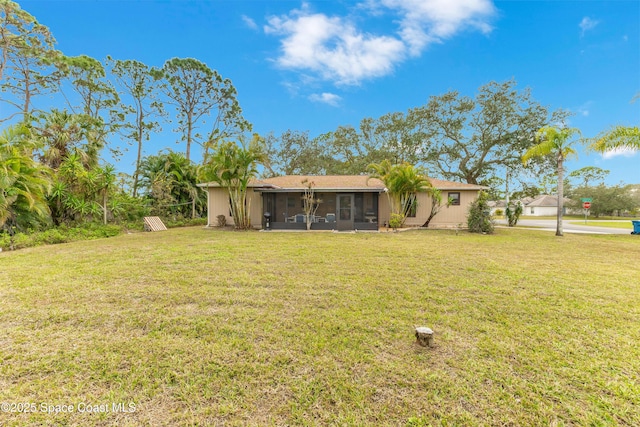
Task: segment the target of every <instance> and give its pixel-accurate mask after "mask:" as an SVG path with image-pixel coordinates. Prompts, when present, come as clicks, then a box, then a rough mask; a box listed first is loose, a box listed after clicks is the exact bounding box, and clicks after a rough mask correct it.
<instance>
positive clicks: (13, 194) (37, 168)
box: [0, 125, 50, 249]
mask: <svg viewBox="0 0 640 427" xmlns="http://www.w3.org/2000/svg"><path fill="white" fill-rule="evenodd" d="M37 148H38V144H37V141H36V140H35V139H33V138H32V136H31V133H30V132H29V130H28V129H27V128H26V127H25V126H24V125H20V126H14V127H11V128H9V129H7V130H5V131H4V132H3V133H2V135H0V228H1V229H4V230H7V231H8V232H9V235H10V236H11V239H12V241H11V249H13V235H14V233H15V229H16V228H21V227H27V226H31V225H34V224H37V223H38V222H40V221H42V220H44V219H47V218H48V217H49V207H48V205H47V201H46V195H47V192H48V191H49V186H50V180H49V176H48V170H47V169H46V168H45V167H43V166H42V165H40V164H39V163H38V162H36V161H35V160H33V158H32V153H33V151H34V150H36V149H37Z"/></svg>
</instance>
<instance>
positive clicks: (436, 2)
mask: <svg viewBox="0 0 640 427" xmlns="http://www.w3.org/2000/svg"><path fill="white" fill-rule="evenodd" d="M381 3H382V4H383V5H384V6H386V7H387V8H389V9H391V10H395V11H397V12H398V13H399V14H400V16H401V20H400V36H401V37H402V40H403V41H404V42H405V43H406V44H407V46H408V47H409V50H410V52H411V54H412V55H419V54H420V53H421V52H422V50H423V49H424V48H425V47H426V46H428V45H429V44H430V43H435V42H442V41H443V40H444V39H447V38H450V37H452V36H453V35H455V34H456V33H457V32H458V31H460V30H462V29H465V28H473V29H477V30H480V31H481V32H482V33H484V34H487V33H489V32H491V30H492V29H493V27H492V26H491V25H490V24H489V21H490V19H491V17H492V16H493V15H494V14H495V12H496V10H495V7H494V5H493V3H492V2H491V1H490V0H454V1H452V0H381Z"/></svg>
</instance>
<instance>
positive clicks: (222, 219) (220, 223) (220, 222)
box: [216, 215, 227, 227]
mask: <svg viewBox="0 0 640 427" xmlns="http://www.w3.org/2000/svg"><path fill="white" fill-rule="evenodd" d="M216 219H217V220H218V227H224V226H225V225H227V217H226V216H224V215H218V216H217V217H216Z"/></svg>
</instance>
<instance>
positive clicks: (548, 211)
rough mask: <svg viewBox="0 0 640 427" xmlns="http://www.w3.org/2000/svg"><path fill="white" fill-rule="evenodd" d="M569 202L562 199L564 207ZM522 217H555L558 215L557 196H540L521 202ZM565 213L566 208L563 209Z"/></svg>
mask: <svg viewBox="0 0 640 427" xmlns="http://www.w3.org/2000/svg"><path fill="white" fill-rule="evenodd" d="M568 201H569V200H568V199H566V198H565V199H564V203H565V206H566V204H567V202H568ZM523 204H524V209H523V210H522V215H526V216H555V215H557V213H558V196H550V195H547V194H541V195H539V196H536V197H534V198H533V199H531V200H526V201H524V200H523ZM564 210H565V212H564V213H566V210H567V209H566V207H565V208H564Z"/></svg>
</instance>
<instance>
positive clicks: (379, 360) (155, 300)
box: [0, 228, 640, 426]
mask: <svg viewBox="0 0 640 427" xmlns="http://www.w3.org/2000/svg"><path fill="white" fill-rule="evenodd" d="M639 253H640V240H639V239H637V237H635V236H630V235H629V236H585V235H567V236H565V237H564V238H556V237H555V236H553V235H552V233H542V232H541V233H531V232H526V231H518V230H506V229H501V230H499V231H498V234H497V235H494V236H480V235H470V234H467V233H460V234H459V235H456V234H455V233H454V232H450V231H412V232H405V233H382V234H364V233H362V234H333V233H328V234H323V233H258V232H248V233H236V232H218V231H207V230H202V229H201V228H191V229H174V230H169V231H167V232H163V233H144V234H143V233H139V234H134V235H123V236H119V237H116V238H111V239H106V240H99V241H87V242H78V243H72V244H64V245H57V246H50V247H39V248H33V249H25V250H22V251H18V252H15V253H6V252H3V253H1V254H0V283H1V285H0V298H1V300H2V305H0V327H1V328H2V331H3V332H4V333H3V335H2V336H1V337H0V401H2V402H14V403H20V402H33V403H36V405H38V408H39V407H40V405H41V403H46V404H50V405H69V404H74V405H76V406H77V405H78V404H79V403H81V402H84V403H89V404H107V405H109V408H111V406H110V405H111V404H112V403H113V402H123V403H125V405H127V404H129V403H133V404H135V409H136V410H135V412H133V413H117V412H114V411H109V412H105V413H86V412H85V413H80V412H78V410H77V407H76V408H75V410H74V411H73V412H71V413H60V414H47V413H42V412H39V411H37V412H36V413H0V424H6V425H16V426H17V425H25V424H27V425H28V424H32V425H39V424H43V423H46V424H61V425H78V426H80V425H141V424H142V425H145V424H146V425H167V426H169V425H300V424H301V425H334V424H338V425H413V426H423V425H424V426H426V425H445V424H446V425H548V424H555V425H640V415H639V412H638V407H639V406H640V377H639V372H640V346H638V342H640V328H638V324H640V287H639V286H638V285H639V282H640V278H639V276H638V267H637V263H638V254H639ZM415 325H425V326H429V327H431V328H432V329H434V330H435V331H436V336H435V343H436V345H435V347H434V348H431V349H424V348H421V347H418V346H416V345H415V344H414V340H415V338H414V337H413V327H414V326H415Z"/></svg>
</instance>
